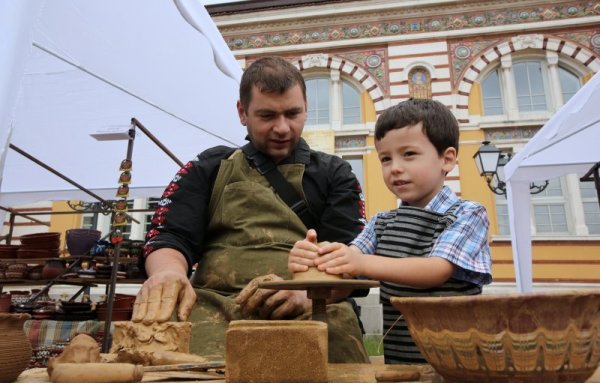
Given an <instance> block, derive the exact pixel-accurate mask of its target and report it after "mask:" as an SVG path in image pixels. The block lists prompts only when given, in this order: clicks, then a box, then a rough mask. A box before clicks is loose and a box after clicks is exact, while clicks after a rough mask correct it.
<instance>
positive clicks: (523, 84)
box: [513, 61, 548, 112]
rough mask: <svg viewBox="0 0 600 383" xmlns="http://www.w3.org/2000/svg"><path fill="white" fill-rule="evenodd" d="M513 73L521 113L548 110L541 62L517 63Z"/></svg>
mask: <svg viewBox="0 0 600 383" xmlns="http://www.w3.org/2000/svg"><path fill="white" fill-rule="evenodd" d="M513 71H514V76H515V88H516V90H517V105H518V107H519V111H520V112H536V111H540V110H548V106H547V102H546V93H547V92H546V89H545V85H544V76H543V74H542V63H541V62H540V61H524V62H519V63H515V64H514V65H513Z"/></svg>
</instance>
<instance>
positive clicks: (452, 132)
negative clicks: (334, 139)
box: [375, 98, 459, 155]
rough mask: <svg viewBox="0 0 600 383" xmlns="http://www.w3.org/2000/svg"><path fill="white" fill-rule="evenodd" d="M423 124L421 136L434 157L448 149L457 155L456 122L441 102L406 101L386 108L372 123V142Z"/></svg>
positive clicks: (457, 133)
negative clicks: (392, 132)
mask: <svg viewBox="0 0 600 383" xmlns="http://www.w3.org/2000/svg"><path fill="white" fill-rule="evenodd" d="M419 122H422V123H423V132H424V133H425V135H426V136H427V138H428V139H429V141H430V142H431V143H432V144H433V146H435V148H436V150H437V152H438V154H440V155H441V154H442V153H444V151H445V150H446V149H448V148H455V149H456V153H458V135H459V130H458V122H457V121H456V118H454V115H453V114H452V112H451V111H450V110H449V109H448V108H447V107H446V106H445V105H444V104H442V103H441V102H439V101H434V100H423V99H412V98H411V99H409V100H406V101H402V102H400V103H398V104H397V105H394V106H392V107H389V108H387V109H386V110H385V111H384V112H383V113H382V114H381V115H380V116H379V118H378V119H377V122H376V123H375V139H376V140H377V141H379V140H381V139H382V138H383V137H384V136H385V135H386V133H387V132H389V131H390V130H392V129H401V128H405V127H407V126H412V125H416V124H418V123H419Z"/></svg>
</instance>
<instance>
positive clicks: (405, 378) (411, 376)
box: [375, 369, 421, 382]
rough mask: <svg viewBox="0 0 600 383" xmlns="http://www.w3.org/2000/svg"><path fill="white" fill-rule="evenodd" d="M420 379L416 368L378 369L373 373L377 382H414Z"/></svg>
mask: <svg viewBox="0 0 600 383" xmlns="http://www.w3.org/2000/svg"><path fill="white" fill-rule="evenodd" d="M419 379H421V374H420V373H419V371H418V370H416V369H415V370H406V371H380V372H377V373H375V380H377V382H415V381H419Z"/></svg>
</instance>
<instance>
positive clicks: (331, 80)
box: [306, 72, 363, 129]
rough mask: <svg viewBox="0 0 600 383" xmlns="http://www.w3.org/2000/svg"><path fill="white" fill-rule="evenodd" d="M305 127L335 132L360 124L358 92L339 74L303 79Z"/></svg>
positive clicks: (360, 112) (360, 111)
mask: <svg viewBox="0 0 600 383" xmlns="http://www.w3.org/2000/svg"><path fill="white" fill-rule="evenodd" d="M306 102H307V106H308V117H307V119H306V126H307V127H309V128H310V127H316V126H321V127H322V128H329V129H339V128H341V127H342V126H343V125H353V124H360V123H362V119H363V117H362V100H361V93H360V91H359V90H358V89H357V88H356V87H355V86H354V85H353V84H352V83H351V82H350V81H348V80H346V79H343V78H342V79H340V75H339V72H336V73H335V74H334V75H331V76H329V77H325V76H318V77H309V78H307V79H306Z"/></svg>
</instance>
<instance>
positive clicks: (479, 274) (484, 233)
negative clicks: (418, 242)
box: [350, 186, 492, 286]
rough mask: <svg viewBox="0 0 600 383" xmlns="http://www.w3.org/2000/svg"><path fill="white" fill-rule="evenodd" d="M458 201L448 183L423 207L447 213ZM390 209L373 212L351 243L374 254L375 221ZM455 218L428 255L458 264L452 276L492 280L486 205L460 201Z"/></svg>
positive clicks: (479, 281)
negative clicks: (373, 214)
mask: <svg viewBox="0 0 600 383" xmlns="http://www.w3.org/2000/svg"><path fill="white" fill-rule="evenodd" d="M458 201H459V199H458V197H457V196H456V194H454V193H453V192H452V190H450V188H449V187H447V186H444V187H443V188H442V190H440V192H439V193H438V194H437V195H436V196H435V197H434V198H433V199H432V200H431V201H429V203H428V204H427V206H425V210H430V211H434V212H437V213H442V214H444V213H446V211H448V209H450V207H452V206H453V205H454V204H455V203H457V202H458ZM389 214H390V212H389V211H384V212H379V213H377V214H375V216H373V218H371V219H370V220H369V222H368V223H367V225H366V226H365V228H364V229H363V231H362V232H361V233H360V234H359V235H358V236H357V237H356V238H355V239H354V240H353V241H352V242H351V243H350V244H351V245H354V246H356V247H358V248H359V249H360V251H361V252H362V253H363V254H373V253H374V252H375V249H376V248H377V237H376V235H375V222H376V221H377V218H378V217H385V216H386V215H389ZM455 215H456V217H457V218H456V221H455V222H454V223H452V224H451V225H450V226H448V227H447V228H446V230H444V231H443V232H442V233H441V234H440V235H439V237H438V238H437V240H436V241H435V243H434V245H433V247H432V249H431V253H430V255H429V256H431V257H440V258H444V259H446V260H448V261H449V262H451V263H453V264H454V265H456V266H458V267H457V268H456V271H455V273H454V275H453V277H454V278H456V279H458V280H461V281H466V282H471V283H473V284H476V285H478V286H483V285H486V284H488V283H491V282H492V271H491V267H492V258H491V255H490V247H489V244H488V238H487V237H488V227H489V221H488V217H487V213H486V210H485V208H484V207H483V206H482V205H480V204H478V203H476V202H472V201H461V202H460V205H459V206H458V208H457V209H456V211H455Z"/></svg>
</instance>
